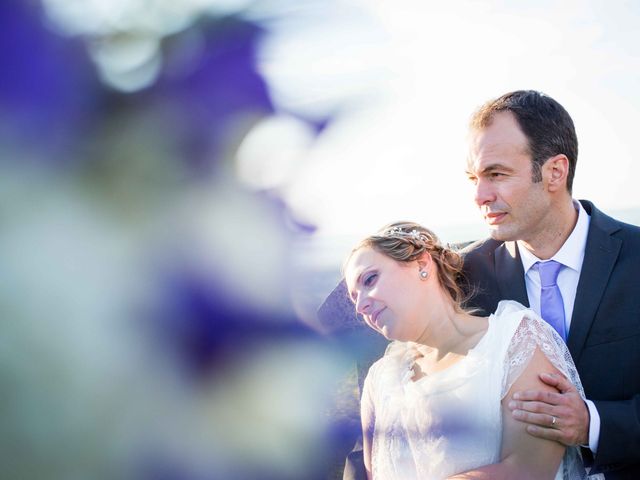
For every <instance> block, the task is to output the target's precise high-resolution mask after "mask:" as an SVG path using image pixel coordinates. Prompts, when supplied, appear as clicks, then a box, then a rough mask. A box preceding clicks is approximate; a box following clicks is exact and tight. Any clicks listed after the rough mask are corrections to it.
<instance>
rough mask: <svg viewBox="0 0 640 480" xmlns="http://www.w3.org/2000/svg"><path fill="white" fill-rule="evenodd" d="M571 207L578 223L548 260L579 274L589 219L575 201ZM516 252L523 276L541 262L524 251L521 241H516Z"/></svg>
mask: <svg viewBox="0 0 640 480" xmlns="http://www.w3.org/2000/svg"><path fill="white" fill-rule="evenodd" d="M573 206H574V207H575V209H576V210H577V211H578V221H577V222H576V226H575V227H573V231H572V232H571V235H569V238H567V240H566V241H565V242H564V244H563V245H562V247H560V250H558V251H557V252H556V254H555V255H554V256H553V257H551V258H550V260H555V261H556V262H559V263H561V264H562V265H564V266H565V267H569V268H571V269H573V270H575V271H576V272H578V273H580V271H581V270H582V261H583V260H584V250H585V247H586V245H587V235H588V234H589V222H590V220H591V218H590V217H589V214H588V213H587V211H586V210H585V209H584V207H583V206H582V204H581V203H580V202H578V201H576V200H574V201H573ZM517 244H518V250H519V251H520V259H521V260H522V266H523V267H524V273H525V275H526V274H527V272H528V271H529V269H530V268H531V267H533V265H535V263H536V262H540V261H541V260H540V259H539V258H538V257H536V256H535V255H534V254H533V253H531V252H530V251H529V250H527V249H526V247H525V246H524V245H523V244H522V241H520V240H518V241H517Z"/></svg>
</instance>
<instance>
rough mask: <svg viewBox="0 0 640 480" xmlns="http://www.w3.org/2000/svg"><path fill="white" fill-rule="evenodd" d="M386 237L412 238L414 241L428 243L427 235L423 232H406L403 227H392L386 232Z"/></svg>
mask: <svg viewBox="0 0 640 480" xmlns="http://www.w3.org/2000/svg"><path fill="white" fill-rule="evenodd" d="M384 236H385V237H405V238H412V239H414V240H422V241H427V235H426V234H425V233H423V232H419V231H418V230H417V229H415V228H414V229H412V230H411V231H409V232H406V231H404V230H403V229H402V228H401V227H392V228H389V229H387V230H386V231H385V232H384Z"/></svg>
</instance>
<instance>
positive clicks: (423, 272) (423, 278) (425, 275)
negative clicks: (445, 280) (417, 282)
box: [420, 270, 429, 280]
mask: <svg viewBox="0 0 640 480" xmlns="http://www.w3.org/2000/svg"><path fill="white" fill-rule="evenodd" d="M428 276H429V272H426V271H424V270H422V271H421V272H420V278H421V279H422V280H426V279H427V277H428Z"/></svg>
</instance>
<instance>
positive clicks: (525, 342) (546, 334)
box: [496, 302, 586, 480]
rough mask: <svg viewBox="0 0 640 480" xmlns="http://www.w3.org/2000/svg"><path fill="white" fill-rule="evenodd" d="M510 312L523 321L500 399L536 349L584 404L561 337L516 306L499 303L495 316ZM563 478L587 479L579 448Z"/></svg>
mask: <svg viewBox="0 0 640 480" xmlns="http://www.w3.org/2000/svg"><path fill="white" fill-rule="evenodd" d="M511 309H513V311H514V313H515V312H518V311H519V312H520V314H521V315H522V317H521V320H520V322H519V324H518V326H517V327H516V330H515V332H514V334H513V336H512V338H511V342H510V343H509V347H508V349H507V354H506V356H505V360H504V361H505V365H504V377H503V379H502V394H501V398H504V396H505V395H506V394H507V393H508V392H509V389H510V388H511V387H512V386H513V384H514V382H515V381H516V380H517V379H518V377H519V376H520V375H521V374H522V372H523V371H524V370H525V369H526V367H527V365H528V363H529V361H530V360H531V358H532V357H533V354H534V352H535V349H536V347H537V348H539V349H540V351H542V353H544V355H545V356H546V357H547V359H548V360H549V361H550V362H551V364H552V365H553V366H554V367H556V368H557V369H558V370H559V371H560V372H561V373H562V374H563V375H564V376H565V377H567V378H568V379H569V381H570V382H571V383H572V384H573V385H574V386H575V387H576V389H577V390H578V392H579V393H580V396H581V397H582V399H583V400H584V399H585V398H586V397H585V393H584V389H583V388H582V383H581V382H580V377H579V376H578V371H577V370H576V366H575V364H574V363H573V359H572V358H571V354H570V353H569V349H568V348H567V346H566V344H565V343H564V341H563V340H562V338H561V337H560V335H558V333H557V332H556V331H555V330H554V329H553V328H552V327H551V326H550V325H549V324H548V323H547V322H545V321H544V320H543V319H542V318H541V317H540V316H539V315H538V314H536V313H535V312H534V311H533V310H530V309H524V307H523V306H522V305H520V304H519V303H517V302H500V305H499V307H498V312H496V313H497V314H498V313H500V314H502V313H508V311H509V310H511ZM556 478H558V477H556ZM561 478H563V479H567V480H573V479H581V478H586V472H585V470H584V467H583V464H582V458H581V456H580V450H579V448H578V447H569V448H567V450H566V453H565V456H564V458H563V462H562V477H561Z"/></svg>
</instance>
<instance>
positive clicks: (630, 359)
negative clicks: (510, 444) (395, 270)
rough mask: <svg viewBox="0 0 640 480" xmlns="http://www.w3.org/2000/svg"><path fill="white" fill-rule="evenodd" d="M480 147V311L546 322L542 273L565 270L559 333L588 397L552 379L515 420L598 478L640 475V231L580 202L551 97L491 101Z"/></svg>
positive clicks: (563, 121) (482, 117)
mask: <svg viewBox="0 0 640 480" xmlns="http://www.w3.org/2000/svg"><path fill="white" fill-rule="evenodd" d="M469 138H470V141H469V143H470V150H469V157H468V162H467V174H468V176H469V179H470V180H471V181H472V182H473V183H474V185H475V201H476V204H477V205H478V207H479V208H480V210H481V212H482V214H483V216H484V218H485V220H486V222H487V224H488V225H489V228H490V230H491V239H488V240H484V241H481V242H477V243H476V244H473V245H471V246H470V247H468V248H467V249H466V250H465V252H464V253H465V273H466V276H467V280H468V283H469V285H470V286H471V288H472V291H473V292H475V294H474V296H473V299H472V300H471V302H470V305H472V306H475V307H478V308H481V309H482V310H483V311H484V313H485V314H489V313H491V312H493V311H494V310H495V308H496V305H497V303H498V301H500V300H503V299H513V300H517V301H519V302H521V303H523V304H525V305H527V306H531V308H533V309H534V310H536V311H537V312H538V313H542V316H543V317H545V311H544V310H545V302H546V301H547V300H546V298H547V297H545V293H544V292H543V293H541V287H542V286H544V287H547V285H545V281H544V280H543V273H542V272H543V271H544V265H545V264H546V263H548V262H554V263H556V264H559V265H558V266H559V273H558V274H557V279H556V280H555V281H554V282H553V283H554V288H556V287H557V290H559V295H560V297H559V298H560V300H561V303H562V305H561V309H562V310H564V312H561V314H562V315H563V316H564V322H562V323H564V325H561V326H560V328H563V329H564V331H563V332H562V333H563V334H564V335H565V338H566V342H567V346H568V348H569V351H570V352H571V355H572V357H573V359H574V361H575V363H576V367H577V369H578V372H579V373H580V377H581V379H582V383H583V386H584V389H585V393H586V397H587V402H583V401H582V400H581V399H580V397H579V395H578V394H577V392H576V390H575V388H574V387H572V385H571V384H570V382H568V381H567V380H566V379H563V378H556V377H552V376H549V375H543V376H542V377H541V378H542V380H543V381H544V382H545V383H548V384H551V385H553V386H555V387H557V388H558V390H559V393H558V394H551V395H549V394H543V393H542V392H520V397H519V398H517V399H515V400H514V401H513V402H512V404H511V405H510V408H511V409H512V413H513V415H514V417H515V418H517V419H519V420H521V421H524V422H527V423H529V424H530V425H529V426H528V427H527V429H528V431H529V433H531V434H533V435H536V436H540V437H545V438H549V439H554V440H557V441H560V442H562V443H564V444H566V445H583V446H585V448H584V449H583V456H586V457H592V458H591V459H590V460H591V461H592V470H591V473H595V472H602V473H604V474H605V477H606V478H607V479H631V478H640V295H638V294H635V295H634V293H635V292H634V290H636V291H637V290H638V287H637V286H636V285H637V283H636V282H637V280H636V278H637V276H638V274H639V273H640V228H638V227H635V226H632V225H626V224H624V223H621V222H619V221H617V220H614V219H613V218H611V217H609V216H607V215H605V214H604V213H602V212H601V211H599V210H598V209H597V208H596V207H594V206H593V204H591V203H590V202H587V201H581V202H577V201H575V200H574V199H573V198H572V196H571V188H572V182H573V176H574V173H575V166H576V160H577V153H578V144H577V139H576V134H575V130H574V126H573V122H572V120H571V117H570V116H569V114H568V113H567V112H566V110H565V109H564V108H563V107H562V106H561V105H560V104H558V103H557V102H556V101H555V100H553V99H551V98H550V97H548V96H545V95H543V94H541V93H539V92H535V91H517V92H512V93H508V94H506V95H503V96H502V97H500V98H498V99H496V100H494V101H491V102H488V103H487V104H485V105H484V106H483V107H481V108H480V109H479V110H478V111H477V112H476V114H475V115H474V116H473V118H472V122H471V127H470V137H469ZM541 284H542V285H541ZM562 307H563V308H562ZM548 316H552V314H548ZM545 319H547V318H545ZM587 463H590V462H587Z"/></svg>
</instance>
